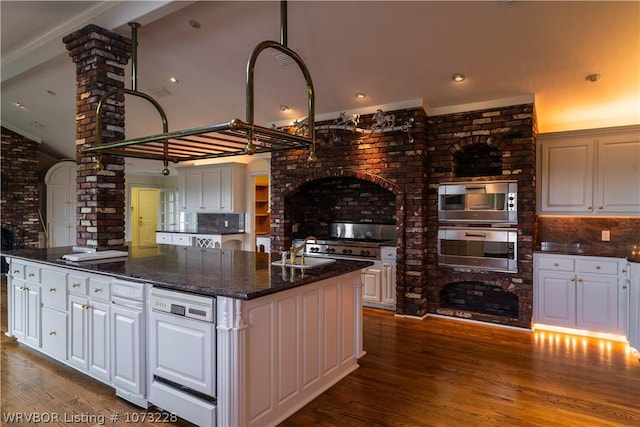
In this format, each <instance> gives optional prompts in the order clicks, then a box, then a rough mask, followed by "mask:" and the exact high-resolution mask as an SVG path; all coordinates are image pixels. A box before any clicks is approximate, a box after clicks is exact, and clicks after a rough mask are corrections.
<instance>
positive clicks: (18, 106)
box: [13, 101, 27, 110]
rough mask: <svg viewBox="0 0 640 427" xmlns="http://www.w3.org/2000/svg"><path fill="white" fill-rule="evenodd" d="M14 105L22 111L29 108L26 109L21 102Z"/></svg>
mask: <svg viewBox="0 0 640 427" xmlns="http://www.w3.org/2000/svg"><path fill="white" fill-rule="evenodd" d="M13 105H15V106H16V108H20V109H22V110H24V109H25V108H27V107H25V105H24V104H23V103H21V102H17V101H15V102H14V103H13Z"/></svg>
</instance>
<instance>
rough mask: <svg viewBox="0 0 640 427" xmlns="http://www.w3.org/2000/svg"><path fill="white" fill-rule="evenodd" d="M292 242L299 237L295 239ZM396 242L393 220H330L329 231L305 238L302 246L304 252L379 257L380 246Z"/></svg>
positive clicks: (338, 257) (363, 257) (330, 255)
mask: <svg viewBox="0 0 640 427" xmlns="http://www.w3.org/2000/svg"><path fill="white" fill-rule="evenodd" d="M293 243H294V245H296V246H297V245H300V244H302V240H294V242H293ZM395 245H396V229H395V225H393V224H374V223H353V222H338V221H334V222H331V223H329V235H327V236H325V237H318V240H317V241H315V242H314V241H308V242H307V244H306V245H305V248H304V253H305V255H307V256H317V257H329V258H336V259H372V260H376V259H380V247H381V246H395Z"/></svg>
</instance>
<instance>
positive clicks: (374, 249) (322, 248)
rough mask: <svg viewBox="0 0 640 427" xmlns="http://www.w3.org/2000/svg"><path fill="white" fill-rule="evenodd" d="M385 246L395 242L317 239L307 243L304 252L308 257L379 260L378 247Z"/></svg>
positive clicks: (393, 244)
mask: <svg viewBox="0 0 640 427" xmlns="http://www.w3.org/2000/svg"><path fill="white" fill-rule="evenodd" d="M385 245H386V246H395V242H394V241H391V240H375V239H366V240H358V239H337V240H331V239H329V240H323V239H319V240H318V241H317V242H316V243H310V242H308V243H307V244H306V247H305V249H304V252H305V254H306V255H310V256H323V257H332V258H369V259H380V246H385Z"/></svg>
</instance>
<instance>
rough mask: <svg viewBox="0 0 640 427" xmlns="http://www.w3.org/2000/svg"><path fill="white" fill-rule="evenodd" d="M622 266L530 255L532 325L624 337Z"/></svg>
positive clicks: (606, 261) (594, 259) (625, 297)
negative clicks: (531, 267)
mask: <svg viewBox="0 0 640 427" xmlns="http://www.w3.org/2000/svg"><path fill="white" fill-rule="evenodd" d="M624 265H625V261H624V260H622V259H617V258H602V257H588V256H572V255H556V254H539V253H536V254H534V313H535V319H534V321H535V324H536V325H537V326H538V327H540V326H541V325H550V326H561V327H568V328H575V329H579V330H585V331H590V332H603V333H611V334H616V335H625V334H626V330H627V316H628V308H627V307H628V298H629V295H628V286H627V282H626V278H625V277H624V275H623V274H624V273H623V270H624Z"/></svg>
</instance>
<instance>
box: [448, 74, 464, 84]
mask: <svg viewBox="0 0 640 427" xmlns="http://www.w3.org/2000/svg"><path fill="white" fill-rule="evenodd" d="M465 78H466V77H465V76H464V74H462V73H455V74H454V75H453V76H451V79H452V80H453V81H454V82H462V81H464V79H465Z"/></svg>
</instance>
